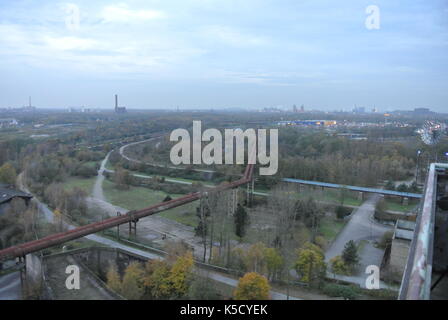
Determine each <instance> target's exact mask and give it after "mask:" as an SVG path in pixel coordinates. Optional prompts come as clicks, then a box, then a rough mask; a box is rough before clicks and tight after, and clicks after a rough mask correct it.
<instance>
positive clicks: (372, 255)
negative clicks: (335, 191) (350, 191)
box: [325, 194, 393, 288]
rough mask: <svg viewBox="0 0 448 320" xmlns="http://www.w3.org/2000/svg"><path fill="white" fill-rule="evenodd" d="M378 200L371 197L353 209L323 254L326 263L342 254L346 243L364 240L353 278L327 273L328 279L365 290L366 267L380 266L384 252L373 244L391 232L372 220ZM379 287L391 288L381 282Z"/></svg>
mask: <svg viewBox="0 0 448 320" xmlns="http://www.w3.org/2000/svg"><path fill="white" fill-rule="evenodd" d="M380 198H381V196H380V195H377V194H374V195H371V196H370V198H369V199H368V200H367V201H365V202H364V203H363V204H362V205H361V206H360V207H359V208H357V209H355V211H354V212H353V213H352V217H351V218H350V220H349V222H348V223H347V225H346V226H345V227H344V229H343V230H342V231H341V232H340V233H339V235H338V236H337V238H336V239H335V241H334V242H333V243H332V244H331V246H330V247H329V248H328V250H327V251H326V252H325V261H326V262H328V261H329V260H330V259H331V258H333V257H335V256H337V255H341V254H342V251H343V250H344V246H345V244H346V243H347V242H348V241H350V240H354V241H355V242H356V243H359V242H360V241H361V240H365V241H366V243H365V244H364V245H363V248H362V250H361V252H359V258H360V263H359V266H358V270H357V273H356V274H354V275H353V276H341V275H334V274H333V273H330V272H328V273H327V276H328V277H329V278H336V279H340V280H344V281H347V282H351V283H356V284H359V285H360V286H361V287H362V288H365V286H366V279H367V277H368V276H369V275H368V274H366V273H365V270H366V267H367V266H369V265H376V266H378V267H380V266H381V261H382V258H383V254H384V250H382V249H379V248H376V247H374V245H373V244H374V242H375V241H378V240H379V239H381V237H382V236H383V234H384V232H386V231H388V230H392V227H391V226H385V225H382V224H380V223H378V222H376V221H375V220H374V218H373V214H374V211H375V204H376V203H377V202H378V201H379V200H380ZM380 287H381V288H393V287H390V286H388V285H387V284H385V283H383V282H380Z"/></svg>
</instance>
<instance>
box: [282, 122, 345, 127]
mask: <svg viewBox="0 0 448 320" xmlns="http://www.w3.org/2000/svg"><path fill="white" fill-rule="evenodd" d="M336 124H337V122H336V121H335V120H291V121H280V122H278V123H277V125H279V126H305V127H329V126H334V125H336Z"/></svg>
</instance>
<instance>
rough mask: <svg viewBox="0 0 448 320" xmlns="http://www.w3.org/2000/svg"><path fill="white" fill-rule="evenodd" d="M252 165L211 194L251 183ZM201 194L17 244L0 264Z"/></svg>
mask: <svg viewBox="0 0 448 320" xmlns="http://www.w3.org/2000/svg"><path fill="white" fill-rule="evenodd" d="M253 167H254V165H253V164H249V165H247V167H246V170H245V172H244V177H243V178H241V179H239V180H237V181H234V182H231V183H229V184H225V185H220V186H218V187H215V188H213V189H212V191H211V192H215V191H222V190H227V189H233V188H237V187H238V186H240V185H243V184H246V183H248V182H250V181H251V179H252V174H253ZM201 196H202V194H201V193H200V192H195V193H190V194H188V195H185V196H183V197H180V198H177V199H173V200H170V201H166V202H162V203H159V204H156V205H153V206H150V207H147V208H144V209H141V210H134V211H129V212H128V213H126V214H124V215H121V216H117V217H113V218H109V219H106V220H103V221H101V222H95V223H91V224H88V225H85V226H82V227H78V228H75V229H72V230H69V231H65V232H61V233H56V234H53V235H50V236H47V237H44V238H42V239H39V240H34V241H30V242H26V243H23V244H19V245H16V246H12V247H9V248H6V249H3V250H0V262H1V261H6V260H11V259H14V258H16V257H23V256H25V255H27V254H29V253H32V252H36V251H39V250H43V249H46V248H49V247H52V246H55V245H59V244H62V243H64V242H67V241H71V240H74V239H78V238H81V237H84V236H87V235H89V234H93V233H97V232H99V231H102V230H106V229H109V228H112V227H116V226H119V225H121V224H125V223H129V222H132V221H137V220H138V219H140V218H143V217H147V216H150V215H153V214H156V213H159V212H161V211H165V210H168V209H172V208H176V207H179V206H181V205H184V204H187V203H190V202H193V201H196V200H198V199H200V198H201Z"/></svg>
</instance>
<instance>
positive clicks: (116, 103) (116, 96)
mask: <svg viewBox="0 0 448 320" xmlns="http://www.w3.org/2000/svg"><path fill="white" fill-rule="evenodd" d="M116 109H118V95H117V94H116V95H115V110H116Z"/></svg>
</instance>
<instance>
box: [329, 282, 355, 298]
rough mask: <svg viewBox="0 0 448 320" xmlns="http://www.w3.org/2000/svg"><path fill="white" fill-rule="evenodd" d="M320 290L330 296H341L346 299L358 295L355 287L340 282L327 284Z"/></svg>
mask: <svg viewBox="0 0 448 320" xmlns="http://www.w3.org/2000/svg"><path fill="white" fill-rule="evenodd" d="M322 292H323V293H324V294H326V295H327V296H330V297H342V298H344V299H347V300H354V299H356V298H357V297H358V292H357V290H356V289H355V288H353V287H350V286H344V285H340V284H327V285H325V286H324V287H323V288H322Z"/></svg>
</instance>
